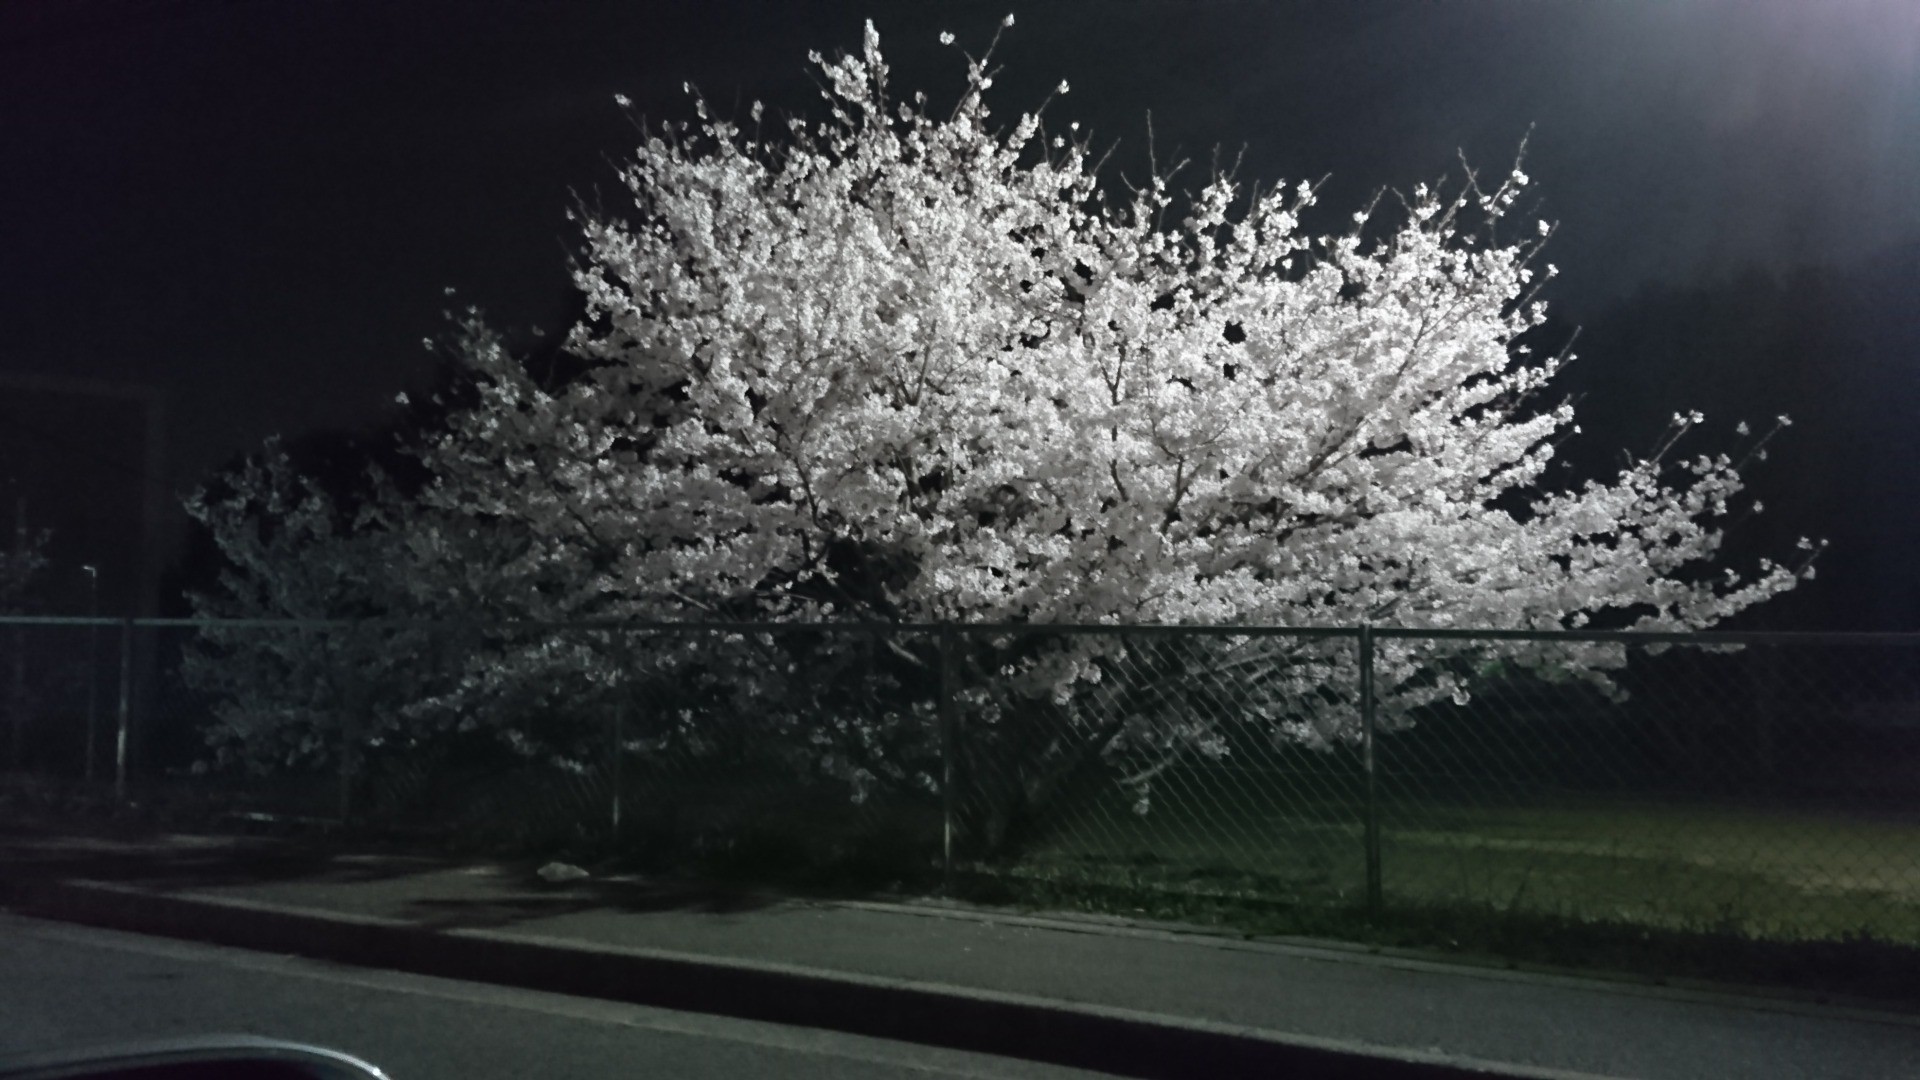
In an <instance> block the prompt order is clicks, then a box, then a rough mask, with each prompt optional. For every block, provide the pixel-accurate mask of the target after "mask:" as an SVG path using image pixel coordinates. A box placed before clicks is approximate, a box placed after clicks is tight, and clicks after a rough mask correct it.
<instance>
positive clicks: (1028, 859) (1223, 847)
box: [1004, 783, 1920, 944]
mask: <svg viewBox="0 0 1920 1080" xmlns="http://www.w3.org/2000/svg"><path fill="white" fill-rule="evenodd" d="M1184 796H1185V797H1180V795H1179V794H1176V795H1175V796H1174V797H1169V798H1164V799H1161V800H1158V801H1157V804H1156V805H1155V807H1154V808H1153V809H1152V811H1151V812H1149V813H1148V814H1145V815H1138V814H1134V813H1132V812H1131V811H1130V810H1129V809H1128V808H1127V807H1126V805H1125V803H1124V801H1123V800H1120V799H1118V798H1115V799H1112V800H1106V799H1095V800H1089V801H1087V802H1083V803H1082V804H1080V805H1078V806H1076V807H1074V808H1073V811H1072V812H1071V813H1067V814H1063V815H1062V817H1061V820H1059V821H1057V822H1056V823H1055V825H1054V826H1053V827H1052V828H1050V829H1048V830H1046V831H1044V832H1042V833H1040V834H1039V835H1038V836H1036V838H1035V840H1034V841H1033V843H1031V844H1030V845H1029V846H1028V848H1027V849H1026V851H1025V852H1024V853H1023V857H1022V858H1021V859H1020V861H1019V862H1018V863H1017V864H1015V865H1013V866H1009V867H1006V868H1004V872H1006V873H1009V874H1012V875H1015V876H1021V877H1027V878H1040V879H1049V880H1054V881H1058V882H1061V883H1067V882H1082V883H1086V884H1090V885H1104V886H1118V887H1123V888H1127V889H1135V890H1144V891H1169V892H1175V893H1183V892H1184V893H1194V894H1210V895H1215V896H1219V897H1235V898H1242V899H1248V900H1261V901H1266V902H1280V903H1285V904H1290V905H1299V906H1313V905H1322V906H1351V905H1355V904H1358V903H1360V902H1361V901H1362V900H1363V899H1364V897H1365V888H1366V869H1365V865H1366V864H1365V855H1364V852H1365V845H1364V828H1363V826H1362V824H1361V820H1362V814H1361V810H1360V807H1361V801H1360V800H1359V799H1358V798H1357V797H1354V794H1353V793H1352V792H1344V793H1343V792H1338V791H1328V790H1325V789H1323V790H1321V791H1318V792H1315V793H1313V796H1312V797H1311V798H1309V797H1306V795H1305V794H1303V793H1301V792H1299V791H1297V790H1295V791H1292V792H1289V791H1287V790H1286V789H1285V788H1284V787H1276V786H1274V785H1259V784H1250V783H1242V784H1239V785H1224V784H1219V783H1215V784H1212V785H1207V786H1201V785H1197V784H1196V785H1193V786H1191V787H1189V788H1187V789H1185V791H1184ZM1380 816H1381V843H1380V864H1381V882H1382V893H1383V899H1384V902H1385V905H1386V906H1389V907H1394V908H1402V909H1406V908H1412V909H1472V910H1475V911H1480V912H1492V913H1498V914H1505V915H1521V914H1525V915H1529V916H1545V917H1550V918H1553V919H1555V920H1563V921H1571V922H1576V923H1607V924H1625V925H1632V926H1641V927H1649V928H1658V929H1662V930H1672V931H1688V932H1714V933H1728V934H1734V935H1738V936H1741V937H1744V938H1749V939H1761V940H1775V941H1807V940H1844V939H1848V938H1857V937H1861V936H1869V937H1872V938H1874V939H1878V940H1883V941H1891V942H1901V943H1906V944H1920V821H1914V820H1908V821H1901V820H1893V819H1887V818H1877V819H1876V818H1873V817H1868V816H1865V815H1860V816H1843V815H1840V814H1837V813H1834V812H1830V811H1812V810H1807V811H1800V812H1795V811H1792V810H1786V809H1778V808H1768V809H1762V808H1757V807H1751V806H1739V805H1732V804H1727V803H1721V804H1707V803H1701V802H1687V801H1679V800H1673V799H1666V800H1659V799H1653V798H1649V797H1637V798H1629V797H1625V796H1619V797H1593V796H1585V797H1566V796H1561V797H1538V796H1535V797H1532V798H1529V799H1527V800H1525V801H1510V800H1503V801H1501V802H1497V803H1496V802H1482V803H1474V802H1468V801H1465V800H1460V799H1454V800H1439V799H1433V798H1423V799H1417V800H1416V799H1410V798H1401V799H1387V800H1385V801H1384V802H1383V804H1382V807H1381V815H1380Z"/></svg>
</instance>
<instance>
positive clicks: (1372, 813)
mask: <svg viewBox="0 0 1920 1080" xmlns="http://www.w3.org/2000/svg"><path fill="white" fill-rule="evenodd" d="M1373 736H1374V720H1373V626H1372V624H1370V623H1364V622H1363V623H1361V624H1360V747H1361V753H1362V763H1363V767H1364V768H1365V770H1366V777H1367V802H1366V845H1367V914H1368V915H1369V916H1378V915H1379V914H1380V907H1381V901H1382V897H1381V888H1380V784H1379V773H1378V770H1377V768H1376V766H1375V762H1374V752H1373Z"/></svg>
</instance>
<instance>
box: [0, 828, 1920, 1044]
mask: <svg viewBox="0 0 1920 1080" xmlns="http://www.w3.org/2000/svg"><path fill="white" fill-rule="evenodd" d="M0 859H3V860H4V864H3V865H4V867H5V870H4V873H3V874H0V898H3V899H4V900H5V902H6V903H7V904H9V905H10V906H12V907H14V908H15V909H16V910H18V911H20V912H22V913H24V914H34V915H42V916H51V917H56V918H65V919H69V920H72V921H78V922H86V923H93V924H97V925H107V926H114V927H119V928H122V929H128V930H140V931H146V932H152V933H165V934H174V935H179V936H186V937H193V938H198V939H202V940H209V941H217V942H221V943H224V944H231V945H240V946H245V947H250V948H259V949H270V950H274V951H279V952H292V953H303V954H306V955H313V956H320V957H326V958H331V959H336V960H343V961H348V962H355V963H364V964H373V965H377V966H388V967H397V968H403V969H407V970H415V971H421V972H425V973H430V974H440V975H448V976H452V977H459V978H476V979H482V980H486V981H495V982H505V983H512V984H516V985H523V986H528V987H533V988H539V989H550V990H560V991H563V992H572V993H584V994H590V995H593V996H601V997H612V998H618V999H623V1000H630V1001H636V1002H640V1003H644V1004H650V1005H660V1006H665V1007H670V1008H681V1009H690V1010H695V1011H708V1012H719V1013H726V1014H729V1015H737V1016H747V1017H752V1018H756V1019H766V1020H776V1021H781V1022H787V1023H797V1024H806V1025H809V1026H816V1027H826V1028H833V1029H837V1030H843V1031H855V1032H859V1033H862V1034H871V1035H879V1036H883V1037H891V1038H900V1039H907V1040H911V1041H918V1042H927V1043H937V1044H941V1045H947V1046H954V1047H960V1048H965V1049H969V1050H979V1051H984V1052H991V1053H1001V1054H1009V1055H1013V1056H1020V1057H1027V1058H1033V1059H1038V1060H1047V1061H1055V1062H1059V1063H1062V1064H1070V1065H1077V1066H1080V1067H1085V1068H1093V1069H1100V1070H1104V1071H1109V1072H1115V1073H1120V1074H1125V1075H1136V1076H1220V1075H1239V1074H1248V1073H1260V1074H1263V1075H1276V1073H1275V1070H1276V1069H1281V1068H1293V1069H1300V1068H1304V1069H1305V1071H1304V1072H1300V1073H1298V1075H1309V1076H1347V1075H1351V1076H1392V1075H1404V1076H1410V1077H1411V1076H1422V1077H1425V1076H1488V1075H1514V1076H1523V1075H1524V1076H1554V1075H1560V1076H1565V1075H1595V1076H1619V1077H1641V1078H1668V1077H1709V1076H1710V1077H1736V1076H1755V1077H1760V1076H1765V1077H1782V1078H1791V1077H1842V1076H1844V1077H1873V1076H1889V1077H1891V1076H1909V1075H1913V1071H1912V1070H1913V1063H1914V1062H1915V1061H1920V1017H1910V1016H1903V1015H1898V1014H1893V1013H1875V1012H1867V1011H1864V1010H1845V1009H1833V1008H1819V1007H1813V1006H1808V1005H1803V1004H1797V1003H1789V1002H1782V1001H1777V1000H1768V999H1764V998H1759V997H1751V998H1749V997H1736V996H1731V995H1719V994H1703V993H1692V992H1680V991H1663V990H1660V989H1657V988H1651V987H1637V986H1632V985H1627V984H1619V983H1610V982H1604V981H1600V980H1587V979H1577V978H1570V977H1563V976H1543V975H1523V974H1515V973H1510V972H1502V971H1492V970H1481V969H1474V968H1464V967H1455V966H1448V965H1442V964H1437V963H1430V962H1423V961H1418V960H1410V959H1396V958H1383V957H1377V956H1371V955H1368V954H1366V953H1365V952H1362V951H1360V950H1352V949H1342V948H1339V947H1320V948H1316V947H1309V946H1302V945H1297V944H1281V943H1272V942H1258V941H1239V940H1234V939H1229V938H1222V937H1215V936H1211V935H1206V934H1202V933H1190V932H1181V931H1178V930H1167V929H1160V928H1142V927H1133V926H1126V925H1120V924H1117V923H1116V922H1102V921H1095V920H1085V919H1077V920H1076V919H1066V918H1045V917H1022V916H1017V915H1011V914H1006V913H998V912H990V911H981V910H976V909H965V908H959V907H955V906H951V905H942V904H939V903H934V902H927V903H900V904H883V903H849V902H826V901H801V900H792V899H780V898H774V897H754V896H748V895H742V894H738V893H726V892H716V891H710V890H701V889H691V888H688V887H685V886H680V885H672V884H666V883H656V882H649V881H645V880H640V879H635V878H624V879H622V878H615V879H608V880H599V879H590V880H587V881H582V882H575V883H572V884H568V885H551V884H547V883H545V882H542V881H540V880H539V879H538V878H536V877H534V876H533V875H532V874H530V873H529V872H528V869H527V868H517V867H507V866H502V865H497V864H487V863H481V864H461V863H455V862H451V861H447V860H438V859H432V858H426V857H419V856H406V855H391V854H384V855H383V854H368V855H358V856H355V855H329V854H326V853H324V852H321V851H318V850H314V849H302V848H298V847H289V846H287V845H285V844H275V843H274V842H270V841H250V840H244V839H233V838H224V839H223V838H212V837H198V836H178V835H176V836H168V837H162V838H157V839H154V840H148V841H140V842H134V841H128V840H114V839H106V838H99V837H94V838H88V837H78V836H64V835H58V834H41V835H34V834H31V833H27V834H20V835H12V836H0ZM1376 1053H1377V1054H1386V1055H1388V1056H1389V1057H1390V1058H1391V1059H1392V1060H1391V1061H1387V1062H1383V1061H1381V1060H1378V1059H1375V1058H1369V1057H1367V1056H1365V1055H1367V1054H1376Z"/></svg>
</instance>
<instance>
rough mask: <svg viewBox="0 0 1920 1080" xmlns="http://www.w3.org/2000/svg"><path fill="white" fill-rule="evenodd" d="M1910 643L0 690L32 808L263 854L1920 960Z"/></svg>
mask: <svg viewBox="0 0 1920 1080" xmlns="http://www.w3.org/2000/svg"><path fill="white" fill-rule="evenodd" d="M1917 650H1920V636H1914V635H1872V634H1852V635H1835V634H1825V635H1821V634H1701V635H1652V634H1632V633H1615V634H1606V633H1528V632H1493V631H1485V632H1482V631H1435V630H1404V629H1397V628H1384V627H1382V628H1330V629H1318V630H1300V629H1277V628H1251V627H1224V628H1199V627H1111V626H1101V627H1058V626H1026V625H1020V626H992V627H981V626H951V627H941V626H865V625H860V626H856V625H840V624H836V625H804V626H803V625H770V624H768V625H746V624H711V625H702V626H688V625H619V626H614V625H593V624H574V625H566V626H559V625H532V624H518V625H479V624H464V625H453V624H420V623H352V624H348V623H308V624H295V623H272V622H258V623H246V622H196V621H190V620H172V621H169V620H138V621H130V620H84V619H72V620H58V619H9V620H0V698H3V699H4V701H5V704H6V714H5V715H6V723H7V727H6V731H5V735H6V739H7V742H6V744H5V745H6V747H7V749H8V751H9V756H8V759H7V760H8V761H9V762H10V763H11V765H12V766H13V770H14V773H13V775H14V777H15V781H16V782H19V781H20V779H21V777H23V776H27V775H38V776H60V777H65V778H68V779H70V780H73V781H76V782H80V783H82V784H83V785H84V782H85V778H87V777H89V776H90V777H91V778H92V781H93V785H94V786H93V788H92V790H94V791H95V792H96V793H98V794H100V795H101V797H114V796H117V797H118V798H121V799H124V800H128V801H132V800H141V799H144V800H148V801H150V802H151V801H161V800H166V799H174V800H178V801H180V802H181V803H183V804H186V805H192V806H195V807H198V808H200V810H201V811H202V812H204V813H205V814H207V815H209V816H210V817H213V818H219V819H224V820H228V821H233V822H285V821H288V820H308V821H328V820H336V821H337V820H352V821H357V822H360V823H363V824H367V825H375V826H379V827H383V828H389V829H400V830H407V829H411V830H420V831H423V832H427V833H431V834H434V835H438V836H445V837H468V838H471V839H473V840H474V842H476V843H483V844H487V845H492V846H494V847H500V848H513V849H522V850H528V851H533V850H558V849H565V848H569V846H571V847H574V848H580V849H583V850H584V849H588V848H593V849H596V850H618V851H620V852H622V853H625V854H627V855H630V856H632V857H635V858H639V859H643V860H645V861H648V862H650V863H654V864H658V865H672V864H689V863H698V864H700V865H703V866H713V865H725V866H731V867H735V868H738V869H740V870H742V871H745V872H749V873H777V872H781V871H783V870H785V869H790V868H801V867H809V866H837V867H840V868H841V869H842V870H845V869H846V868H848V867H852V868H855V869H857V870H859V872H861V873H862V874H864V875H866V876H869V877H871V878H873V879H876V880H909V879H916V878H921V877H929V878H930V876H931V875H932V874H936V873H940V874H946V875H949V876H951V875H954V874H969V875H989V876H992V877H994V878H996V879H999V880H1005V881H1026V882H1043V883H1054V884H1060V883H1070V884H1073V885H1076V886H1086V887H1089V888H1104V889H1113V890H1120V891H1121V892H1122V893H1123V894H1124V893H1126V892H1129V891H1131V892H1132V893H1135V894H1138V893H1141V892H1160V893H1172V894H1179V895H1187V896H1210V897H1227V898H1243V899H1259V900H1261V901H1263V902H1268V903H1281V904H1295V905H1318V906H1347V907H1353V908H1357V909H1370V910H1379V909H1381V908H1383V907H1385V906H1400V907H1407V908H1448V907H1453V908H1458V907H1460V906H1462V905H1466V906H1472V907H1477V908H1482V909H1491V910H1496V911H1502V912H1526V913H1534V914H1542V915H1550V916H1554V917H1559V918H1565V919H1572V920H1577V921H1584V922H1603V923H1615V924H1627V925H1640V926H1650V927H1661V928H1668V929H1711V930H1733V931H1737V932H1740V933H1743V934H1747V935H1752V936H1759V937H1768V938H1841V937H1848V936H1855V935H1861V934H1869V935H1872V936H1874V937H1876V938H1880V939H1885V940H1895V941H1903V942H1908V943H1920V666H1917V665H1916V663H1915V661H1916V659H1920V654H1917V652H1916V651H1917ZM116 781H118V783H119V787H118V789H117V790H116V789H115V787H114V785H115V783H116Z"/></svg>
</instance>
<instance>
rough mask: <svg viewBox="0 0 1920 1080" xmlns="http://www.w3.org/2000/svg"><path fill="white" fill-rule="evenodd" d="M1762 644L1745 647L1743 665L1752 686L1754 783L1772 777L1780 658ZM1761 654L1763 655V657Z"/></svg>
mask: <svg viewBox="0 0 1920 1080" xmlns="http://www.w3.org/2000/svg"><path fill="white" fill-rule="evenodd" d="M1776 652H1777V650H1775V649H1770V648H1768V647H1767V646H1765V645H1752V644H1749V645H1748V646H1747V665H1748V671H1749V673H1750V675H1751V676H1752V678H1751V683H1750V685H1751V686H1752V687H1753V769H1752V772H1753V775H1754V778H1755V779H1756V780H1762V781H1765V780H1771V779H1773V775H1774V746H1773V710H1774V698H1775V696H1776V695H1777V693H1778V691H1779V685H1778V684H1779V674H1780V667H1779V663H1780V657H1779V656H1778V655H1775V653H1776ZM1763 654H1764V655H1763Z"/></svg>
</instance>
